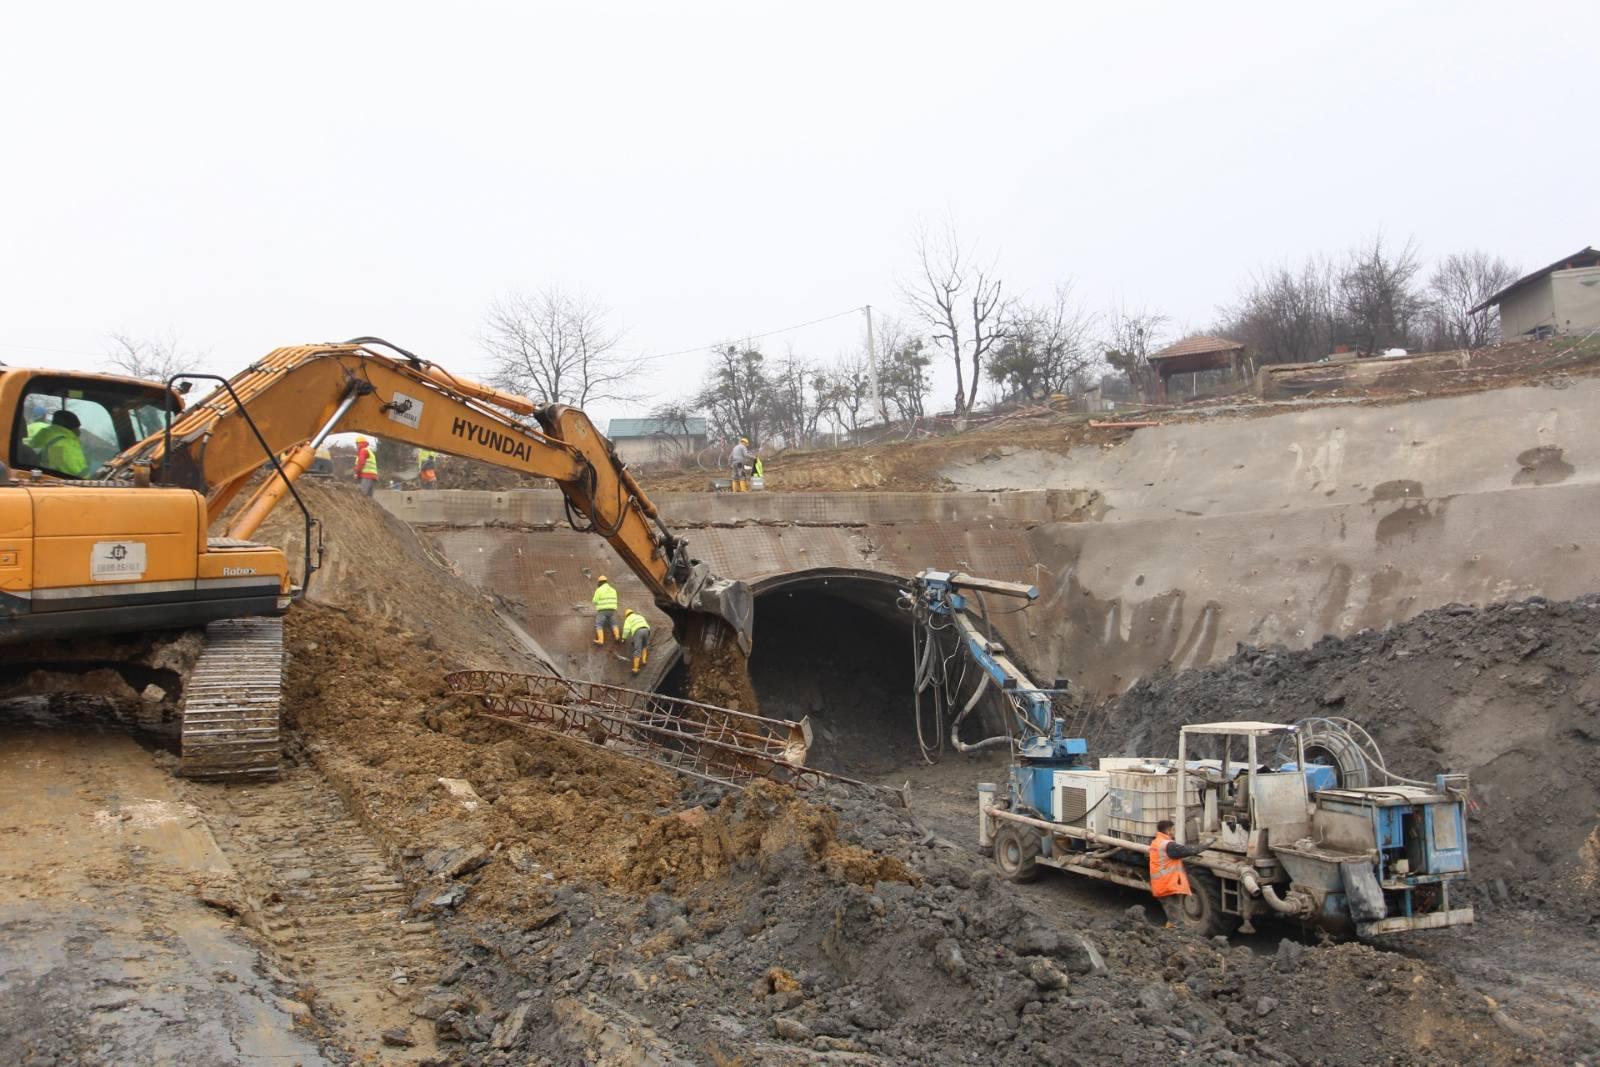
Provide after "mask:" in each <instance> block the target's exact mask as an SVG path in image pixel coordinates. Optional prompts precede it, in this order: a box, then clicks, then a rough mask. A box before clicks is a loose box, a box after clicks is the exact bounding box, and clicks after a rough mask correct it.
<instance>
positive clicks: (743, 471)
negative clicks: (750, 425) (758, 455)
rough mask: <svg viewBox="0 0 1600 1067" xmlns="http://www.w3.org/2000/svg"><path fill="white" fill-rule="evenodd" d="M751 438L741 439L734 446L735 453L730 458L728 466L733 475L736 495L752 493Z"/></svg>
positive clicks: (733, 487) (733, 486)
mask: <svg viewBox="0 0 1600 1067" xmlns="http://www.w3.org/2000/svg"><path fill="white" fill-rule="evenodd" d="M749 462H750V438H748V437H741V438H739V443H738V444H736V445H734V446H733V453H732V454H731V455H730V456H729V457H728V465H729V467H730V468H731V470H732V474H733V478H732V481H733V485H732V487H731V488H732V489H733V491H734V492H735V493H748V492H749V491H750V481H749V478H750V470H749V467H748V464H749Z"/></svg>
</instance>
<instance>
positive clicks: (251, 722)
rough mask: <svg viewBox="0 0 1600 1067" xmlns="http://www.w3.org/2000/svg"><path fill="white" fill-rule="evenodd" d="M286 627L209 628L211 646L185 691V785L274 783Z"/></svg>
mask: <svg viewBox="0 0 1600 1067" xmlns="http://www.w3.org/2000/svg"><path fill="white" fill-rule="evenodd" d="M282 703H283V620H282V619H281V618H252V619H224V620H222V621H220V622H214V623H211V624H210V625H209V626H207V627H206V647H205V651H203V652H201V653H200V659H199V661H198V662H196V664H195V667H194V670H193V671H192V672H191V673H190V675H189V678H188V680H187V682H186V683H185V685H184V695H183V711H182V718H183V734H182V746H183V747H182V750H181V755H180V756H179V759H178V773H179V774H181V775H183V776H184V777H186V778H220V779H230V778H248V779H262V778H273V777H276V776H277V773H278V756H279V753H280V751H281V749H282V742H281V740H280V738H279V736H278V711H279V708H280V706H281V705H282Z"/></svg>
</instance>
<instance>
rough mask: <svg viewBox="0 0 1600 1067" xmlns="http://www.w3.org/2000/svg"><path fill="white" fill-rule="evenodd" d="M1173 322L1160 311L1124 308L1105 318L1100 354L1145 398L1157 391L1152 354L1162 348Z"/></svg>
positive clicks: (1102, 325)
mask: <svg viewBox="0 0 1600 1067" xmlns="http://www.w3.org/2000/svg"><path fill="white" fill-rule="evenodd" d="M1171 321H1172V320H1171V319H1170V318H1168V317H1167V316H1166V315H1163V314H1162V313H1160V312H1158V311H1151V310H1150V309H1148V308H1140V309H1138V310H1135V311H1129V310H1128V309H1127V308H1126V307H1124V306H1122V305H1121V304H1118V305H1115V306H1113V307H1112V308H1111V309H1110V310H1109V311H1107V312H1106V313H1105V315H1103V316H1101V319H1100V322H1101V330H1102V333H1101V338H1100V350H1101V352H1102V354H1103V355H1104V356H1105V361H1106V362H1107V363H1109V364H1110V365H1111V366H1112V367H1113V368H1114V369H1116V370H1119V371H1121V372H1122V373H1123V374H1124V375H1126V376H1127V379H1128V384H1129V385H1131V386H1133V388H1134V389H1135V390H1137V391H1138V392H1139V393H1140V394H1141V395H1149V393H1150V392H1152V390H1153V388H1154V382H1153V380H1152V378H1153V371H1152V370H1151V367H1150V353H1152V352H1154V351H1156V350H1157V349H1159V348H1160V346H1161V341H1162V338H1163V337H1164V336H1165V334H1166V331H1167V329H1168V326H1169V324H1170V323H1171Z"/></svg>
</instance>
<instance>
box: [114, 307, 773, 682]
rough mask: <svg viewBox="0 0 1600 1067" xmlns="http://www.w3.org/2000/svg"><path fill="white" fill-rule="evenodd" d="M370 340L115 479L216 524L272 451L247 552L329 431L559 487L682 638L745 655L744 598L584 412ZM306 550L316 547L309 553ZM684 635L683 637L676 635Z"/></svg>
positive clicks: (273, 377) (264, 371) (282, 358)
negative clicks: (176, 495) (691, 624)
mask: <svg viewBox="0 0 1600 1067" xmlns="http://www.w3.org/2000/svg"><path fill="white" fill-rule="evenodd" d="M378 345H384V347H392V346H388V345H386V343H384V342H380V341H376V340H375V339H371V338H362V339H359V340H357V341H353V342H349V343H345V344H333V345H304V346H297V347H292V348H280V349H277V350H275V351H273V352H271V353H269V354H268V355H267V356H265V357H264V358H263V359H261V360H259V361H257V362H256V363H254V364H252V365H251V366H249V367H247V368H245V370H243V371H241V372H240V373H239V374H236V375H235V376H234V377H233V378H231V379H229V380H228V381H226V382H224V383H223V384H222V385H221V387H219V388H218V389H217V390H215V391H214V392H213V393H212V394H211V395H210V396H209V397H207V398H206V399H205V400H203V401H202V402H200V403H198V404H196V405H194V406H192V407H190V408H189V409H188V410H187V411H185V412H183V413H182V414H181V415H180V416H178V417H177V418H175V419H174V420H173V421H172V423H171V426H170V428H169V429H166V430H164V431H163V432H161V433H157V434H153V435H151V436H150V437H147V438H146V439H145V440H143V441H141V442H140V443H139V444H138V445H136V446H134V447H133V448H130V449H129V450H127V451H126V452H124V453H123V454H122V455H120V456H117V457H116V458H115V459H113V460H112V461H111V462H110V463H109V464H107V467H106V476H107V477H109V478H111V479H114V480H115V479H120V478H136V477H143V476H144V474H143V472H148V477H149V478H150V480H151V482H152V483H154V484H158V485H175V486H183V487H186V488H190V489H194V490H197V491H199V492H201V493H204V494H205V496H206V509H207V517H208V519H209V520H210V521H211V522H212V523H214V522H216V521H217V520H218V519H220V518H221V517H222V514H223V512H224V511H225V509H226V508H227V507H228V506H229V504H230V503H232V502H233V500H234V499H235V497H236V496H237V495H238V494H239V492H240V491H241V490H242V489H243V488H244V487H245V485H246V483H247V482H248V481H249V480H250V479H251V477H252V476H253V475H254V474H255V472H256V471H257V470H259V469H260V467H261V465H262V459H263V448H265V449H266V451H268V452H270V453H272V454H273V455H275V456H276V457H277V460H276V464H277V468H278V469H277V471H276V472H275V474H274V476H273V477H271V478H269V479H267V480H266V482H265V484H263V485H262V487H261V488H260V489H258V490H257V492H256V495H255V497H254V498H252V499H251V500H250V501H248V502H247V503H246V504H245V505H244V506H243V507H242V508H240V509H239V511H238V512H237V514H236V516H235V518H234V520H233V522H232V524H231V525H230V526H229V528H228V530H227V534H228V536H229V537H230V538H235V539H246V538H248V537H249V536H250V535H251V534H252V533H253V532H254V531H255V529H256V528H257V527H258V526H259V525H260V523H261V521H263V520H264V519H265V518H266V516H267V515H268V514H269V513H270V512H271V510H272V508H273V507H274V506H275V505H276V504H277V503H278V502H279V500H281V498H282V497H283V496H284V495H286V494H288V493H291V492H292V485H293V482H294V481H295V479H297V478H298V477H299V476H300V474H301V473H303V472H304V471H305V470H306V469H308V468H309V467H310V465H311V462H312V459H313V455H314V452H315V445H317V444H319V443H320V442H321V440H322V438H323V437H325V436H327V434H329V433H331V432H341V433H344V432H365V433H370V434H373V435H374V436H380V437H387V438H389V439H391V440H396V441H403V442H405V443H407V444H411V445H416V446H419V447H423V448H430V449H434V450H437V451H440V452H446V453H449V454H451V455H455V456H461V457H463V458H466V459H474V460H479V461H481V462H485V463H492V464H494V465H496V466H500V467H505V468H507V469H510V470H515V471H520V472H522V473H526V474H533V475H538V476H540V477H545V478H549V479H551V480H552V481H554V482H555V483H556V484H557V485H558V486H559V487H560V489H561V491H562V493H563V494H564V495H565V497H566V502H567V510H568V519H569V521H571V522H572V524H573V525H574V527H576V528H579V529H585V530H590V531H593V532H594V533H596V534H599V535H600V536H601V537H604V538H605V539H606V540H607V541H608V542H609V543H610V544H611V547H612V548H613V549H614V550H615V551H616V552H617V554H618V555H619V556H620V557H621V558H622V559H623V561H624V562H625V563H627V565H628V567H629V568H630V569H631V570H632V571H633V572H634V574H635V575H637V576H638V577H639V579H640V580H641V581H642V582H644V583H645V585H646V586H647V587H648V588H649V589H650V591H651V593H652V594H653V595H654V597H655V600H656V603H657V604H658V605H659V606H660V607H661V608H662V609H663V610H665V611H667V612H668V613H669V614H670V615H671V616H672V618H673V620H674V623H675V624H677V625H678V626H679V627H680V630H681V627H682V626H683V625H684V624H686V623H687V622H688V616H690V615H694V614H698V615H702V616H704V615H710V616H715V617H717V618H720V619H722V620H723V621H724V622H726V623H727V625H728V626H729V627H731V628H732V631H733V632H734V634H735V635H737V639H738V641H739V644H740V646H741V647H742V648H743V649H744V650H745V651H746V652H747V653H748V652H749V650H750V642H751V628H752V616H753V601H752V598H751V596H750V593H749V590H748V587H746V586H744V585H743V583H740V582H730V581H726V580H723V579H719V578H717V577H715V576H714V575H712V574H711V573H710V571H709V569H708V568H707V567H706V565H705V564H703V563H700V562H699V561H697V560H694V559H693V558H691V557H690V556H689V554H688V544H687V542H686V541H685V540H684V539H683V538H681V537H678V536H677V535H675V534H674V533H673V532H672V531H671V530H670V529H668V527H667V526H666V524H665V523H664V522H663V521H662V519H661V516H660V515H659V513H658V512H657V511H656V508H655V505H654V504H652V503H651V502H650V499H649V497H648V496H647V495H646V494H645V492H644V490H643V489H642V488H641V487H640V486H639V484H638V482H637V481H636V480H635V479H634V477H633V475H632V474H631V473H630V472H629V471H628V469H627V468H626V466H625V465H624V464H623V462H622V461H621V460H620V459H619V458H618V457H617V456H616V454H615V452H614V451H613V450H612V448H611V444H610V442H609V441H608V440H607V439H606V438H605V437H604V436H603V435H602V434H601V433H600V432H599V431H598V430H597V429H596V428H595V427H594V424H593V423H592V422H590V420H589V418H588V416H587V415H585V414H584V413H583V412H582V411H580V410H578V409H577V408H573V407H568V406H566V405H561V404H549V405H545V404H539V403H536V402H534V401H532V400H529V399H527V398H525V397H520V396H517V395H515V394H512V393H508V392H505V391H503V390H499V389H494V388H492V387H490V386H486V385H482V384H479V383H477V382H474V381H471V380H470V379H466V378H462V377H459V376H457V375H454V374H452V373H450V372H449V371H447V370H445V369H444V368H442V367H440V366H438V365H437V364H434V363H431V362H428V361H426V360H422V359H419V358H418V357H416V356H413V355H411V354H410V353H407V352H405V351H403V350H400V349H394V351H395V353H396V354H395V355H390V354H387V353H384V352H380V351H377V350H376V348H377V346H378ZM308 544H309V542H308ZM680 636H681V634H680Z"/></svg>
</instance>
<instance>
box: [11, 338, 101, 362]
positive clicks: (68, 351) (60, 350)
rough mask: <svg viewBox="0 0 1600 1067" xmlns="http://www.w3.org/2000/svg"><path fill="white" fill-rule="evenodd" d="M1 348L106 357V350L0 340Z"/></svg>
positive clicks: (62, 354)
mask: <svg viewBox="0 0 1600 1067" xmlns="http://www.w3.org/2000/svg"><path fill="white" fill-rule="evenodd" d="M0 348H16V349H21V350H22V351H24V352H50V353H52V354H54V355H58V356H83V357H84V358H85V359H105V358H106V354H105V353H104V352H81V351H78V350H76V349H71V348H47V347H46V346H44V345H16V344H10V343H8V342H5V341H0Z"/></svg>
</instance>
